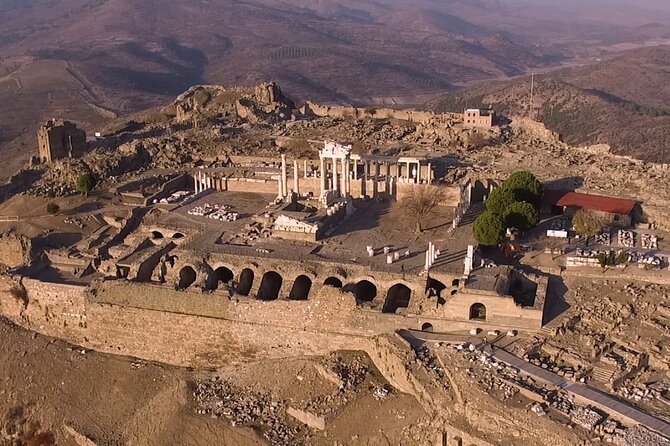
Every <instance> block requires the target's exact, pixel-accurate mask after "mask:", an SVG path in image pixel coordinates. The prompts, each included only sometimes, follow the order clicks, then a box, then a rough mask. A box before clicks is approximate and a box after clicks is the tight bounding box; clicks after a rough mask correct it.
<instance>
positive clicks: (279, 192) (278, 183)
mask: <svg viewBox="0 0 670 446" xmlns="http://www.w3.org/2000/svg"><path fill="white" fill-rule="evenodd" d="M277 198H282V186H281V175H279V176H277Z"/></svg>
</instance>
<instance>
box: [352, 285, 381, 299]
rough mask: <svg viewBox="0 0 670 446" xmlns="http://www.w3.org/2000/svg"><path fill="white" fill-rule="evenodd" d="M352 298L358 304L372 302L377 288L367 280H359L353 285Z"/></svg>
mask: <svg viewBox="0 0 670 446" xmlns="http://www.w3.org/2000/svg"><path fill="white" fill-rule="evenodd" d="M353 291H354V296H356V300H357V301H359V302H372V301H373V300H375V297H377V287H376V286H375V284H374V283H372V282H370V281H369V280H361V281H360V282H358V283H357V284H356V285H354V290H353Z"/></svg>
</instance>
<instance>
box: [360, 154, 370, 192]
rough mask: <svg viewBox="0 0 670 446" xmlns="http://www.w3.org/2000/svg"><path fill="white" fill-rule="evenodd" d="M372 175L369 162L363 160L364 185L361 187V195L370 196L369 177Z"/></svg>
mask: <svg viewBox="0 0 670 446" xmlns="http://www.w3.org/2000/svg"><path fill="white" fill-rule="evenodd" d="M369 174H370V167H369V165H368V161H367V160H363V184H362V187H361V195H362V196H366V195H367V194H368V176H369Z"/></svg>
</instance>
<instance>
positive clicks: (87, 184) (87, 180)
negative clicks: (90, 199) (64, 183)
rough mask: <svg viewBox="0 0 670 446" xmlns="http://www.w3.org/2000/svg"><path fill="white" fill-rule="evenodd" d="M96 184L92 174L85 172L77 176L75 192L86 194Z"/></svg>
mask: <svg viewBox="0 0 670 446" xmlns="http://www.w3.org/2000/svg"><path fill="white" fill-rule="evenodd" d="M96 184H97V180H96V179H95V177H94V176H93V174H90V173H85V174H83V175H80V176H79V178H77V192H79V193H82V194H84V195H86V196H88V193H89V192H91V191H92V190H93V188H94V187H95V185H96Z"/></svg>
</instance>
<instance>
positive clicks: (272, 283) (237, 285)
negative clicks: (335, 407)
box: [177, 265, 412, 313]
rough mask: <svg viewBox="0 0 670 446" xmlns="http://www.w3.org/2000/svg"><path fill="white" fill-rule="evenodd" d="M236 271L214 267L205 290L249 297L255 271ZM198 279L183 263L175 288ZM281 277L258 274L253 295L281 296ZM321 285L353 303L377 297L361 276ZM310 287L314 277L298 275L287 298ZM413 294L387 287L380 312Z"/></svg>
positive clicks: (305, 295) (305, 294)
mask: <svg viewBox="0 0 670 446" xmlns="http://www.w3.org/2000/svg"><path fill="white" fill-rule="evenodd" d="M235 278H236V276H235V273H234V272H233V271H232V270H231V269H230V268H229V267H227V266H219V267H217V268H216V269H215V270H214V272H213V274H211V275H210V277H209V279H208V281H207V285H206V289H209V290H217V289H221V288H222V287H225V288H227V289H229V290H231V291H233V292H235V293H236V294H239V295H241V296H249V295H250V294H251V292H252V289H253V288H254V281H255V279H256V277H255V273H254V271H253V270H252V269H250V268H244V269H243V270H242V271H241V272H240V274H239V276H238V278H237V280H235ZM196 280H197V273H196V270H195V269H194V267H192V266H190V265H186V266H184V267H182V268H181V270H180V271H179V277H178V284H177V288H178V289H180V290H185V289H188V288H189V287H191V286H192V285H193V284H194V283H195V282H196ZM283 285H284V278H283V277H282V275H281V274H279V273H278V272H276V271H267V272H265V273H264V274H263V276H262V277H261V281H260V285H259V287H258V291H257V293H256V298H257V299H259V300H264V301H271V300H277V299H279V297H280V293H281V290H282V287H283ZM322 286H331V287H334V288H339V289H342V290H343V291H345V292H351V293H352V294H353V295H354V296H355V298H356V302H357V303H358V304H359V305H360V304H364V303H370V302H373V301H375V299H377V295H378V289H377V286H376V285H375V284H374V283H373V282H371V281H370V280H367V279H363V280H360V281H358V282H354V283H348V284H346V285H345V284H344V283H343V282H342V279H340V278H339V277H336V276H331V277H328V278H326V279H325V280H324V281H323V282H322ZM312 288H313V280H312V279H311V278H310V277H309V276H307V275H304V274H302V275H299V276H297V277H296V278H295V279H294V280H293V284H292V286H291V289H290V291H289V293H288V299H289V300H308V299H309V295H310V292H311V291H312ZM411 297H412V289H411V288H410V287H408V286H407V285H405V284H403V283H397V284H395V285H393V286H392V287H390V288H389V289H388V291H387V293H386V299H385V300H384V304H383V306H382V312H383V313H396V312H397V311H398V310H399V309H401V308H408V307H409V303H410V300H411Z"/></svg>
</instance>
